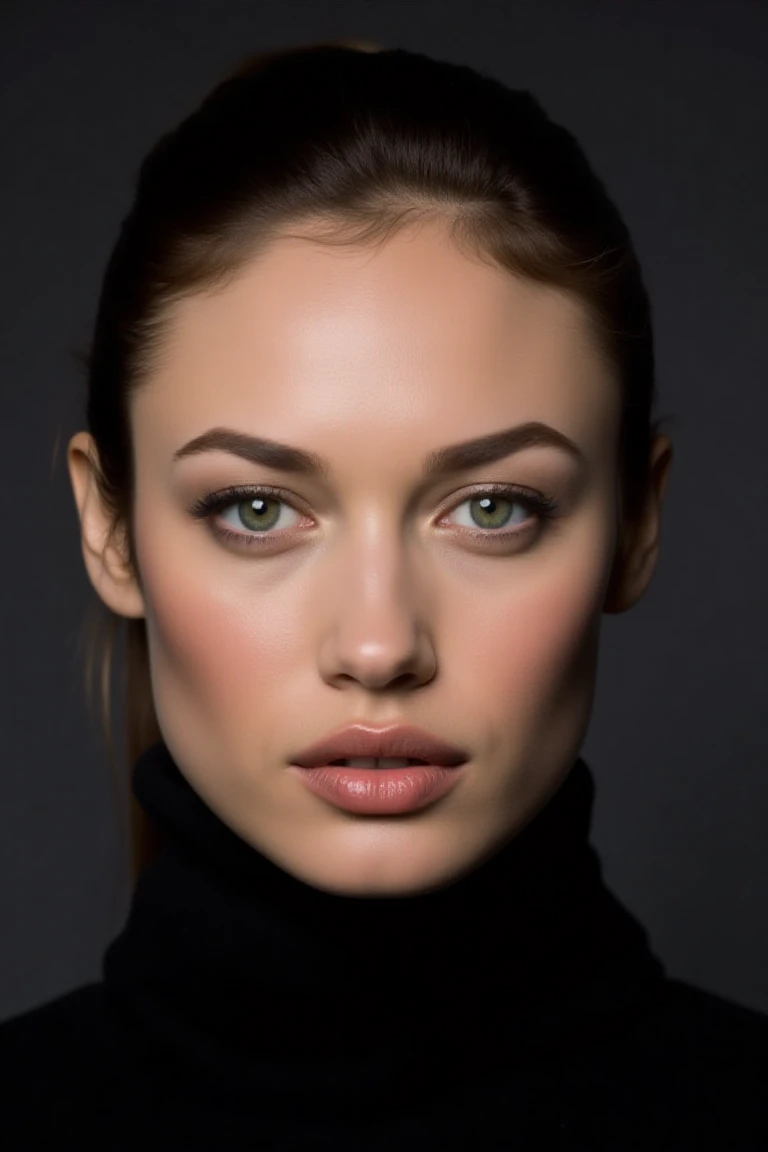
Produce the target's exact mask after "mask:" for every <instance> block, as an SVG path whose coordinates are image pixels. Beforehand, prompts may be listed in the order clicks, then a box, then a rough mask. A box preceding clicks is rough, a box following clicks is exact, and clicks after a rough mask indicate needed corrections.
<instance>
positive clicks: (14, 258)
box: [0, 0, 768, 1017]
mask: <svg viewBox="0 0 768 1152" xmlns="http://www.w3.org/2000/svg"><path fill="white" fill-rule="evenodd" d="M332 36H357V37H362V38H370V39H374V40H377V41H379V42H382V43H383V44H384V45H386V46H390V47H404V48H410V49H415V50H418V51H424V52H427V53H429V54H431V55H434V56H438V57H442V58H445V59H448V60H453V61H457V62H460V63H468V64H471V65H474V66H476V67H478V68H480V69H482V70H484V71H488V72H490V73H492V74H494V75H496V76H498V77H499V78H500V79H502V80H503V81H505V82H506V83H508V84H510V85H512V86H514V87H523V88H530V89H531V90H532V91H533V92H534V94H535V95H536V96H538V97H539V99H540V100H541V101H542V103H543V104H544V106H545V108H546V109H547V110H548V111H549V112H550V114H551V115H553V116H554V117H555V119H557V120H559V121H561V122H562V123H563V124H565V125H566V126H567V127H568V128H570V129H571V130H572V131H573V132H575V133H576V135H577V137H578V138H579V140H580V141H581V143H582V144H583V146H584V147H585V149H586V151H587V153H588V155H589V156H590V158H591V159H592V161H593V163H594V165H595V166H596V168H597V170H598V172H599V173H600V174H601V175H602V176H603V178H604V179H605V180H606V182H607V184H608V187H609V189H610V190H611V192H612V194H613V195H614V197H615V198H616V200H617V202H618V204H619V207H620V208H621V210H622V211H623V213H624V214H625V216H626V218H627V220H628V223H629V225H630V228H631V229H632V231H633V234H634V237H635V240H636V244H637V247H638V250H639V253H640V258H641V260H642V262H643V265H644V268H645V272H646V277H647V281H648V285H649V288H650V291H651V294H652V297H653V301H654V306H655V322H656V336H657V348H658V377H659V389H660V406H659V411H660V412H661V413H662V414H664V413H671V414H674V416H675V420H674V421H673V422H671V423H670V425H669V432H670V434H671V435H672V436H673V439H674V441H675V444H676V460H675V463H674V468H673V474H672V480H671V485H670V489H669V493H668V499H667V503H666V514H665V522H664V531H663V548H662V558H661V562H660V565H659V569H658V571H657V575H656V578H655V580H654V583H653V585H652V587H651V589H650V591H649V592H648V594H647V595H646V597H645V599H644V600H643V601H642V602H641V603H640V604H639V605H638V606H637V607H636V608H635V609H634V610H633V611H631V612H630V613H628V614H626V615H624V616H619V617H605V618H604V622H605V624H604V634H603V637H604V638H603V647H602V656H601V665H600V673H599V682H598V690H597V698H596V704H595V711H594V715H593V720H592V725H591V728H590V731H589V735H588V738H587V740H586V743H585V745H584V748H583V754H584V756H585V758H586V759H587V761H588V763H589V764H590V766H591V767H592V769H593V772H594V774H595V776H596V779H597V799H596V805H595V817H594V824H593V843H594V844H595V845H596V847H597V848H598V850H599V852H600V854H601V856H602V859H603V862H604V871H605V876H606V879H607V882H608V883H609V885H610V886H611V887H612V888H613V890H614V891H615V892H616V893H617V894H618V895H619V897H620V898H621V899H622V900H623V901H624V902H625V903H626V904H627V906H628V907H629V908H630V909H631V910H632V911H633V912H634V913H635V914H636V915H637V916H638V917H639V918H640V919H641V921H642V922H643V923H644V924H645V925H646V927H647V928H648V931H649V933H650V937H651V942H652V945H653V947H654V949H655V951H656V952H657V954H658V955H659V956H660V957H661V958H662V959H663V960H664V962H665V963H666V965H667V968H668V971H669V972H670V974H671V975H673V976H677V977H680V978H682V979H686V980H689V981H691V982H693V983H696V984H698V985H699V986H701V987H703V988H706V989H708V990H710V991H714V992H717V993H719V994H720V995H724V996H727V997H729V998H731V999H734V1000H737V1001H738V1002H740V1003H742V1004H745V1005H748V1006H752V1007H757V1008H760V1009H762V1010H763V1011H768V915H767V914H766V911H767V909H768V837H767V835H766V828H768V737H767V736H766V730H765V726H764V724H763V718H764V714H765V706H764V698H765V693H766V688H768V677H767V676H766V631H767V630H766V608H765V603H766V589H767V588H768V564H767V563H766V556H767V555H768V550H767V549H766V497H767V496H768V483H767V479H766V478H767V470H766V448H765V426H766V416H767V415H768V412H767V408H768V404H767V402H766V394H767V393H766V385H767V379H768V371H767V370H768V353H767V352H766V329H767V328H768V325H766V318H767V314H768V309H767V308H766V302H767V299H768V293H767V292H766V268H768V241H767V237H766V226H765V216H766V206H768V163H767V162H766V145H765V141H766V103H767V99H766V92H767V88H768V82H767V81H766V73H767V72H768V68H767V66H766V61H768V4H764V3H759V2H754V3H748V2H743V0H741V2H739V0H727V2H720V3H711V2H705V0H690V2H688V3H683V2H679V0H678V2H674V0H629V2H628V0H611V2H605V3H602V2H590V0H581V2H580V0H517V2H515V0H499V2H497V3H493V2H485V3H483V2H480V0H452V2H447V0H440V2H435V3H424V2H419V0H379V2H375V3H374V2H371V3H363V2H360V0H358V2H354V0H348V2H346V3H344V2H341V0H335V2H334V0H324V3H314V2H312V0H282V2H277V3H275V2H270V3H261V2H259V0H250V2H239V3H238V2H236V0H207V2H201V0H197V2H193V0H145V2H141V0H133V2H129V0H123V2H120V0H96V2H93V0H89V2H85V0H72V2H69V3H67V2H65V0H58V2H55V3H53V2H49V3H44V2H41V0H23V2H15V3H14V2H11V3H9V0H3V3H2V8H0V54H1V55H0V82H1V83H2V86H3V91H2V120H1V121H0V132H1V133H2V136H1V138H0V158H1V162H2V182H1V184H0V195H1V196H2V201H1V208H0V211H1V215H0V219H2V222H3V224H2V230H3V239H2V252H3V260H2V270H3V276H2V280H1V281H0V293H2V310H1V312H2V320H1V321H0V323H1V324H2V352H1V356H2V359H1V361H0V372H1V377H0V378H1V379H2V408H1V409H0V411H1V412H2V448H3V450H2V454H1V458H0V467H2V484H1V486H0V490H1V491H2V526H3V530H2V538H3V545H2V556H3V563H2V565H0V579H1V580H2V660H1V667H0V675H1V676H2V681H1V682H0V688H1V691H0V707H2V725H3V735H4V741H3V757H2V772H1V773H0V851H1V852H2V857H1V858H2V865H3V866H2V878H1V880H0V925H1V928H0V931H2V939H3V943H2V949H1V952H0V965H1V967H0V1017H6V1016H10V1015H12V1014H15V1013H16V1012H20V1011H22V1010H24V1009H26V1008H28V1007H32V1006H34V1005H36V1004H38V1003H42V1002H43V1001H45V1000H47V999H50V998H52V997H53V996H56V995H58V994H60V993H63V992H65V991H67V990H69V989H70V988H74V987H76V986H77V985H79V984H82V983H84V982H86V981H87V980H91V979H95V978H98V976H99V964H100V959H101V955H102V952H103V950H104V948H105V946H106V944H107V943H108V941H109V940H110V939H111V938H112V936H113V935H114V934H115V933H116V932H117V931H118V930H119V928H120V927H121V925H122V922H123V920H124V917H125V913H126V912H127V903H126V901H127V897H128V887H127V873H126V858H125V856H124V854H123V851H122V848H121V845H120V841H119V838H118V829H119V823H118V818H117V811H118V809H117V807H116V804H115V800H114V796H113V785H112V781H111V776H110V772H109V769H108V764H107V758H106V753H105V750H104V748H103V745H102V743H101V740H100V736H99V733H98V729H97V728H95V727H93V726H91V725H90V724H89V721H88V714H87V711H86V705H85V702H84V695H83V689H82V659H81V655H80V652H79V648H78V641H79V636H80V630H81V621H82V618H83V614H84V611H85V608H86V605H87V604H88V603H89V601H90V599H91V597H92V595H94V594H93V593H92V592H91V588H90V585H89V584H88V582H87V578H86V575H85V570H84V568H83V564H82V560H81V554H80V544H79V537H78V526H77V520H76V514H75V506H74V502H73V499H72V496H71V493H70V488H69V480H68V476H67V473H66V468H65V447H66V440H67V438H68V436H69V435H71V433H72V432H73V431H75V430H76V428H78V427H80V426H81V420H80V412H81V407H80V405H81V399H82V384H81V378H80V374H79V370H78V369H77V367H76V365H75V363H74V360H73V358H72V355H71V352H72V350H73V349H76V348H83V347H85V346H86V345H87V343H88V340H89V338H90V330H91V325H92V322H93V318H94V314H95V307H96V301H97V296H98V291H99V286H100V278H101V276H102V273H103V270H104V265H105V262H106V260H107V257H108V255H109V252H110V250H111V247H112V245H113V244H114V242H115V239H116V237H117V231H118V227H119V223H120V221H121V219H122V217H123V215H124V214H125V213H126V211H127V210H128V207H129V203H130V198H131V193H132V187H133V183H134V180H135V177H136V172H137V169H138V165H139V163H140V161H141V159H142V157H143V156H144V154H145V152H146V151H147V150H148V148H149V147H150V146H151V145H152V144H153V143H154V141H155V140H156V139H157V137H158V135H159V134H160V133H161V132H163V131H166V130H167V129H168V128H170V127H172V126H173V125H174V124H176V123H177V122H178V121H179V119H181V118H182V117H183V116H184V115H186V114H187V112H188V111H190V110H191V109H192V107H193V106H194V105H195V104H196V103H197V102H198V101H199V100H200V99H202V97H203V96H204V94H205V93H206V92H207V90H208V89H209V88H210V87H211V86H212V85H213V84H214V83H215V82H216V81H217V80H218V79H219V78H220V77H221V76H222V74H223V73H224V72H225V71H226V70H227V69H229V68H231V67H232V66H233V65H234V63H235V62H236V61H237V60H238V59H239V58H240V57H241V56H243V55H244V54H246V53H247V52H250V51H258V50H261V49H265V48H268V47H277V46H282V45H288V44H293V43H299V42H308V41H311V40H316V39H327V38H330V37H332ZM57 439H58V441H59V451H58V456H57V457H56V460H55V462H54V450H55V446H56V443H57Z"/></svg>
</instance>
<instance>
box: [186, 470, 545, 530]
mask: <svg viewBox="0 0 768 1152" xmlns="http://www.w3.org/2000/svg"><path fill="white" fill-rule="evenodd" d="M486 495H488V496H493V495H497V496H498V495H500V496H503V497H504V498H506V499H509V500H510V502H512V503H514V502H515V501H519V502H520V503H521V504H525V505H526V506H527V507H529V508H530V509H532V510H533V515H534V516H535V517H536V518H537V520H538V521H539V524H540V528H541V530H543V529H544V528H546V527H547V525H548V523H549V521H551V520H553V519H555V518H557V517H558V516H561V515H562V514H563V513H562V506H561V504H560V501H559V500H556V499H555V498H553V497H550V496H546V495H544V494H543V493H541V492H538V491H537V490H535V489H530V488H527V487H525V486H523V485H517V484H503V483H499V482H489V483H486V484H481V483H478V484H476V485H474V486H473V487H472V489H471V491H469V492H468V493H467V494H466V495H464V496H463V497H462V498H461V499H456V500H454V501H453V502H452V503H451V504H449V505H448V506H447V507H446V508H445V510H444V511H442V512H441V513H440V518H441V519H442V518H443V517H444V516H446V515H448V514H449V513H450V512H453V511H455V510H456V509H457V508H460V507H461V505H462V504H465V503H467V502H468V501H470V500H472V499H475V498H478V499H479V498H480V497H481V496H486ZM257 496H268V497H272V498H274V499H276V500H278V501H279V502H280V503H283V504H286V505H287V506H288V507H290V508H293V510H294V511H296V512H298V513H301V514H303V515H309V513H306V512H304V513H302V510H301V508H300V507H297V504H301V503H303V501H300V500H299V498H298V497H297V496H295V495H294V494H293V493H292V492H289V491H287V490H286V489H284V488H278V487H275V486H274V485H271V484H235V485H230V486H229V487H227V488H224V489H220V490H218V491H215V492H209V493H207V494H206V495H205V496H203V497H201V498H200V499H198V500H196V501H195V502H194V504H193V505H192V507H191V509H190V512H191V514H192V516H194V517H195V518H197V519H202V520H206V519H211V520H212V518H213V515H214V513H215V512H220V511H223V510H225V509H227V508H231V507H232V506H234V505H236V504H238V503H240V502H242V501H245V500H247V499H249V498H256V497H257ZM294 501H295V503H294ZM212 530H213V531H214V532H215V533H216V534H217V535H218V536H220V537H223V538H231V539H241V540H243V541H246V542H247V543H246V546H249V545H250V544H251V542H263V543H264V544H265V545H266V544H268V543H270V542H271V541H273V540H275V539H277V538H279V537H280V536H285V535H289V534H290V533H291V532H292V531H293V529H290V528H287V529H270V530H268V531H266V532H263V533H258V532H254V533H251V532H246V531H243V532H234V531H231V530H229V529H212ZM456 531H458V532H459V534H461V535H468V536H470V537H473V538H486V539H488V540H489V541H490V540H509V539H514V538H521V537H522V536H524V535H527V534H528V531H529V530H528V529H526V528H522V529H521V528H513V529H500V530H498V531H496V530H494V529H492V528H480V527H478V528H477V529H471V528H458V529H456Z"/></svg>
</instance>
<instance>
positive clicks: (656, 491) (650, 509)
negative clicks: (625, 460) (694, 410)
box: [603, 436, 674, 615]
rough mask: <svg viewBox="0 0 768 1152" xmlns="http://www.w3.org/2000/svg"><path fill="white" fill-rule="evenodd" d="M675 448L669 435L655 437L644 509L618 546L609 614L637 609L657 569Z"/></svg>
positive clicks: (608, 598)
mask: <svg viewBox="0 0 768 1152" xmlns="http://www.w3.org/2000/svg"><path fill="white" fill-rule="evenodd" d="M673 455H674V449H673V446H672V442H671V440H670V439H669V437H668V436H656V437H655V438H654V441H653V444H652V446H651V483H650V487H649V491H648V496H647V499H646V502H645V508H644V510H643V512H642V515H641V516H640V518H639V519H638V520H637V521H635V523H633V524H631V525H629V526H628V527H627V528H625V531H624V536H623V539H622V541H621V543H620V545H619V547H618V549H617V554H616V559H615V561H614V566H613V571H612V573H611V578H610V582H609V585H608V590H607V592H606V597H605V602H604V604H603V611H604V612H606V613H608V614H609V615H613V614H616V613H619V612H626V611H627V610H628V609H629V608H634V606H635V604H637V602H638V600H640V599H641V598H642V597H643V595H644V594H645V592H646V591H647V589H648V586H649V585H650V583H651V580H652V579H653V574H654V572H655V571H656V564H657V562H658V558H659V543H660V537H661V505H662V501H663V499H664V493H665V492H666V488H667V484H668V482H669V475H670V471H671V468H672V457H673Z"/></svg>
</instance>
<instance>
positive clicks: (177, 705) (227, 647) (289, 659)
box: [139, 532, 301, 727]
mask: <svg viewBox="0 0 768 1152" xmlns="http://www.w3.org/2000/svg"><path fill="white" fill-rule="evenodd" d="M143 543H144V549H143V557H144V559H143V560H142V565H141V567H142V577H143V583H144V589H145V602H146V610H147V633H148V641H149V653H150V664H151V670H152V683H153V692H154V694H155V700H156V704H157V706H158V709H159V710H160V711H161V712H163V713H165V714H166V715H167V714H168V709H172V710H173V713H174V715H178V714H179V713H180V711H183V712H185V713H187V714H189V713H190V711H193V712H194V716H195V717H201V716H203V715H205V716H206V717H207V718H209V719H210V720H211V721H212V722H213V723H214V725H215V726H216V727H218V726H219V725H220V724H223V725H225V726H228V727H229V726H232V724H233V722H237V721H238V718H239V723H240V724H242V723H243V720H244V718H246V717H247V716H248V715H249V714H250V715H252V716H253V715H254V714H257V713H259V711H262V710H263V711H266V710H267V709H269V708H271V705H272V701H271V699H270V693H272V694H273V695H274V693H275V692H276V691H279V686H280V685H281V684H285V683H287V682H289V680H290V675H291V668H292V667H293V666H294V665H295V660H296V645H297V644H298V643H299V636H300V634H301V628H300V622H299V621H297V620H296V619H295V618H294V615H293V614H292V613H291V612H290V610H289V609H290V605H288V604H286V603H283V602H280V601H279V598H278V602H277V603H276V602H275V599H274V598H273V597H269V596H267V597H265V596H264V594H263V592H261V593H260V592H259V591H257V590H256V589H253V588H249V587H248V585H247V577H246V570H247V565H246V564H244V565H243V568H242V574H243V576H242V579H235V580H229V581H224V580H222V577H221V571H220V569H219V571H218V572H213V571H208V570H206V568H205V566H204V565H203V564H199V565H193V564H190V563H188V562H187V563H184V564H180V563H179V562H178V561H175V560H174V558H173V556H172V555H171V552H172V549H170V548H169V547H168V544H167V542H166V544H165V546H164V547H162V546H159V545H158V546H157V547H155V548H153V546H152V542H151V539H150V535H149V533H148V532H146V533H145V538H144V542H143ZM139 555H140V556H141V555H142V553H141V552H140V553H139Z"/></svg>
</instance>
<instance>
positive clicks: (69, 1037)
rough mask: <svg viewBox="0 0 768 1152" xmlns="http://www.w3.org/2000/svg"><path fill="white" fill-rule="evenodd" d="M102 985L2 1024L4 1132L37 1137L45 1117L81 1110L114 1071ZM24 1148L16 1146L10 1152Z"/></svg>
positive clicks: (0, 1055)
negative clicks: (32, 1134) (86, 1098)
mask: <svg viewBox="0 0 768 1152" xmlns="http://www.w3.org/2000/svg"><path fill="white" fill-rule="evenodd" d="M112 1047H113V1042H112V1038H111V1037H110V1034H109V1030H108V1029H107V1026H106V1013H105V1011H104V995H103V989H102V986H101V984H88V985H85V986H84V987H82V988H77V989H75V990H73V991H71V992H68V993H66V994H65V995H63V996H59V997H57V998H56V999H55V1000H51V1001H48V1002H47V1003H45V1004H42V1005H40V1006H39V1007H36V1008H32V1009H29V1010H27V1011H25V1012H23V1013H20V1014H18V1015H16V1016H12V1017H11V1018H10V1019H7V1020H4V1021H3V1022H2V1023H0V1078H1V1079H2V1083H3V1102H4V1103H3V1133H4V1139H5V1138H6V1136H7V1134H9V1133H11V1134H14V1135H17V1136H18V1133H19V1132H21V1131H24V1132H25V1133H31V1132H35V1133H36V1132H37V1127H38V1126H39V1125H41V1124H43V1123H44V1121H45V1116H46V1115H47V1116H49V1117H52V1116H53V1115H57V1116H62V1115H64V1114H65V1113H66V1112H67V1110H68V1109H70V1108H71V1109H78V1108H81V1107H82V1105H83V1102H84V1098H85V1097H86V1096H87V1097H88V1098H89V1099H90V1100H93V1099H94V1097H93V1093H94V1092H96V1093H98V1092H100V1091H101V1090H102V1088H103V1087H105V1086H106V1077H107V1075H108V1072H107V1070H108V1069H109V1068H110V1066H113V1058H112V1057H113V1053H112V1052H111V1048H112ZM8 1146H10V1147H12V1148H15V1147H19V1146H20V1145H17V1144H13V1143H11V1144H10V1145H8V1144H6V1147H8Z"/></svg>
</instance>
